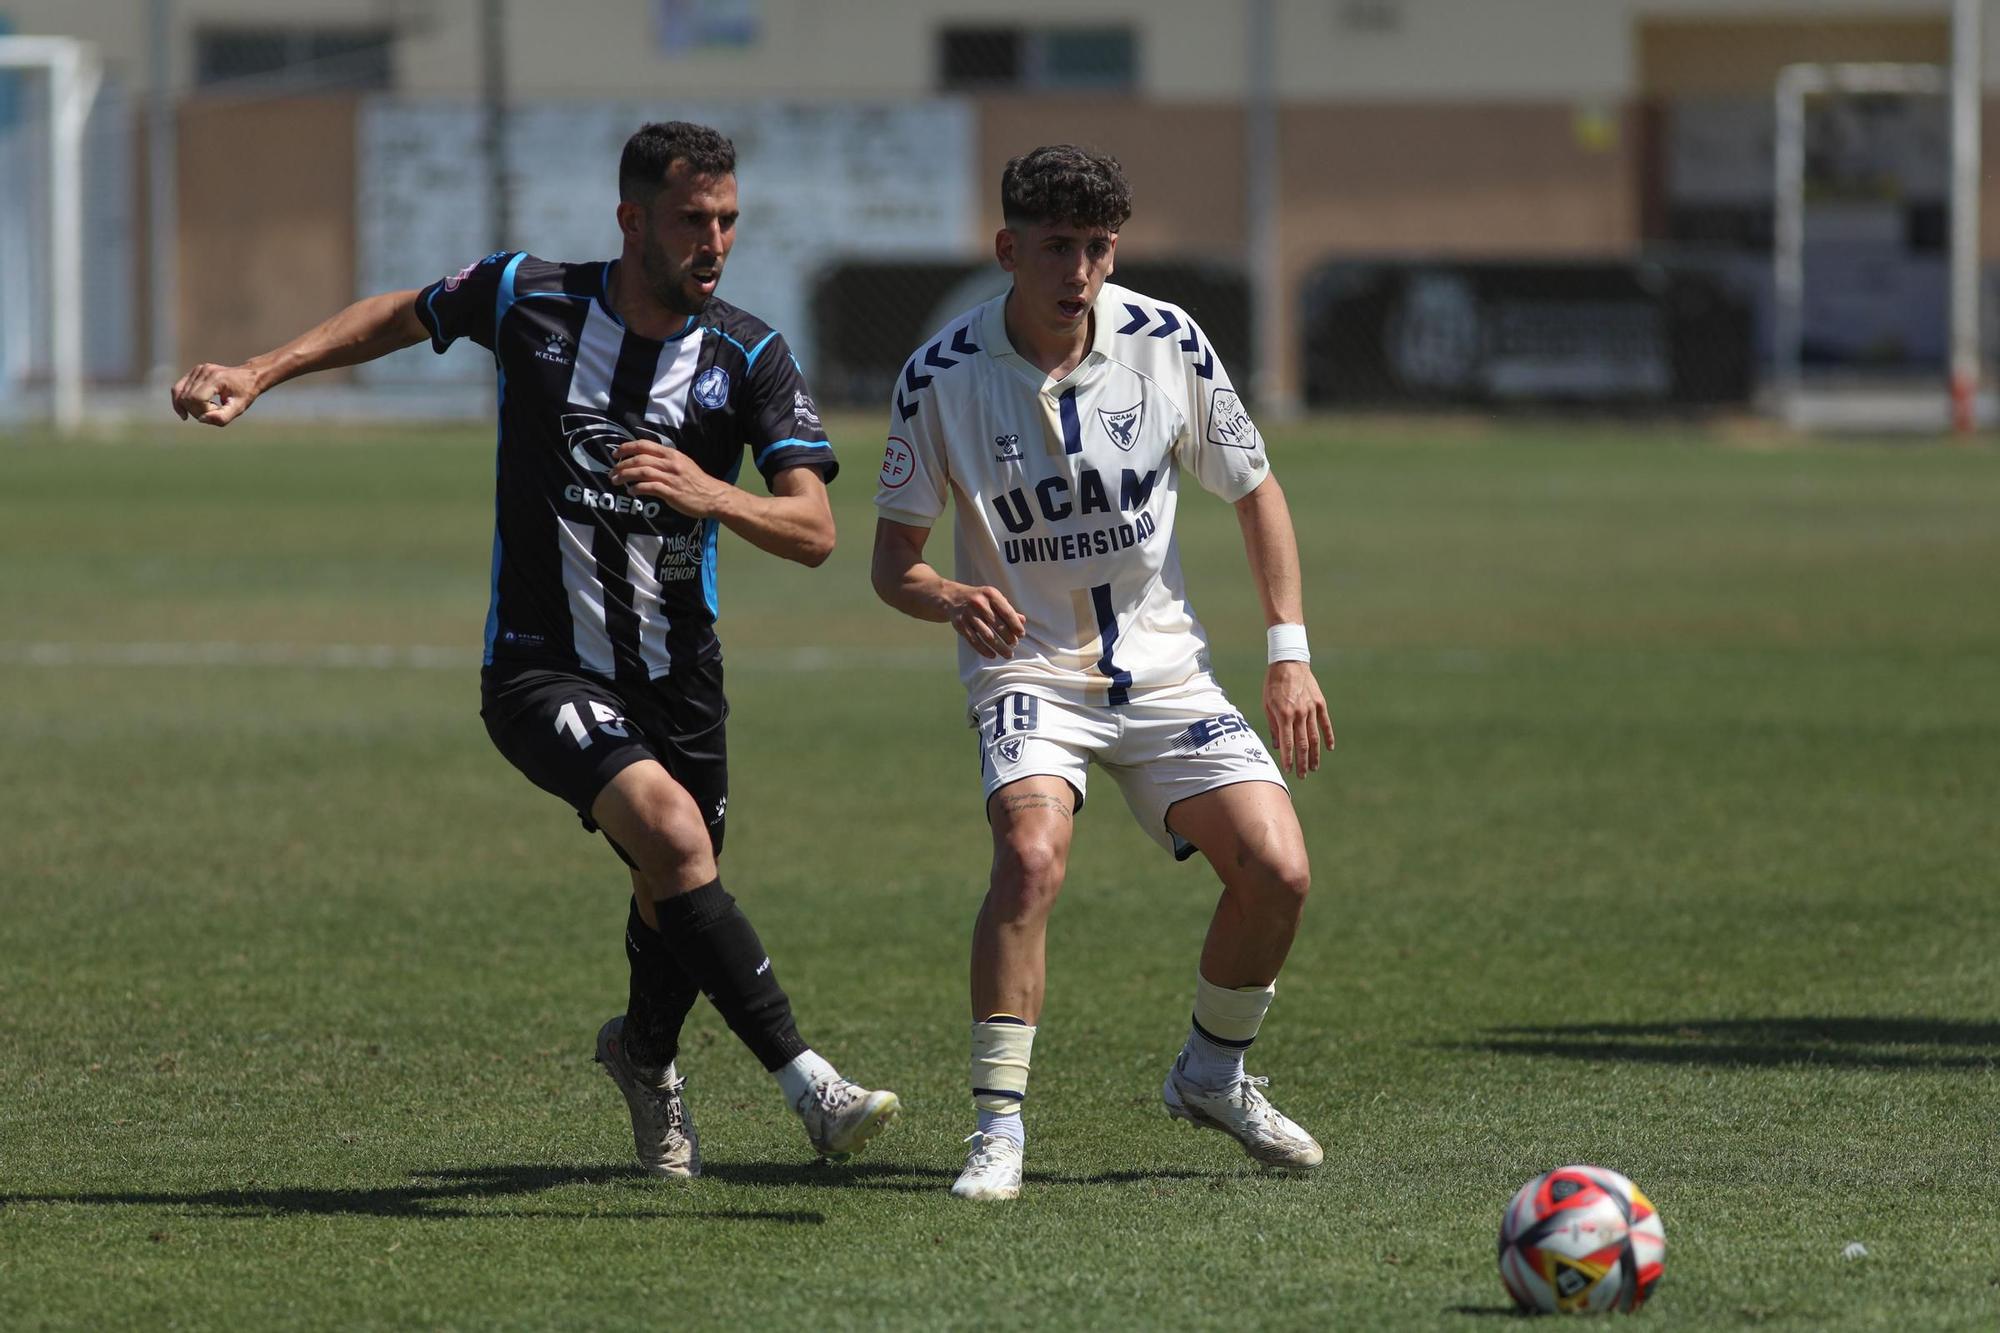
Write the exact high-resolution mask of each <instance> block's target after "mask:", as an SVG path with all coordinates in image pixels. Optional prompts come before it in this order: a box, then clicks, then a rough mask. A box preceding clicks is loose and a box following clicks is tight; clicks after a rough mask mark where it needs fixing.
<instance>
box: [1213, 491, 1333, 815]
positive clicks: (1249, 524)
mask: <svg viewBox="0 0 2000 1333" xmlns="http://www.w3.org/2000/svg"><path fill="white" fill-rule="evenodd" d="M1236 521H1237V523H1238V525H1239V526H1241V527H1242V529H1243V547H1244V550H1245V551H1246V552H1247V553H1248V554H1249V557H1250V577H1251V578H1252V579H1253V580H1254V581H1255V582H1256V584H1257V596H1258V598H1259V600H1261V601H1262V602H1263V604H1264V623H1265V624H1266V625H1300V626H1303V625H1304V624H1305V623H1306V611H1305V593H1304V591H1303V587H1302V583H1301V580H1300V577H1299V543H1298V536H1297V534H1296V533H1295V532H1294V531H1293V530H1292V511H1291V507H1290V506H1289V505H1287V504H1286V503H1285V492H1284V491H1283V489H1281V488H1280V487H1279V485H1278V479H1277V478H1276V477H1274V476H1267V477H1265V478H1264V480H1263V481H1262V482H1261V483H1259V484H1258V486H1257V489H1256V490H1254V491H1252V492H1250V494H1248V495H1246V496H1244V497H1243V498H1242V499H1241V500H1238V501H1237V502H1236ZM1264 720H1265V721H1266V722H1267V723H1268V724H1269V725H1270V728H1271V743H1272V744H1273V745H1276V746H1277V747H1278V766H1279V767H1280V768H1285V769H1290V770H1291V772H1292V773H1293V774H1295V775H1296V776H1298V777H1304V776H1305V775H1306V774H1308V773H1311V772H1314V771H1315V770H1317V769H1318V768H1319V750H1320V743H1321V741H1322V740H1323V741H1324V742H1325V744H1326V748H1327V749H1329V750H1331V749H1332V748H1333V719H1332V718H1331V717H1330V716H1328V714H1327V711H1326V696H1325V695H1323V694H1321V693H1320V688H1319V682H1318V681H1317V680H1315V679H1313V673H1312V667H1311V666H1310V665H1308V664H1307V663H1305V662H1296V661H1285V662H1273V663H1271V664H1270V666H1268V667H1266V668H1265V670H1264Z"/></svg>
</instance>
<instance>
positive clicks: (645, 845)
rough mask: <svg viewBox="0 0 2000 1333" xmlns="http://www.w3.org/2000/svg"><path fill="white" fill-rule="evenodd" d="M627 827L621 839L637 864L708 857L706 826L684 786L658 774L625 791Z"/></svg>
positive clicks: (675, 862) (676, 862) (682, 861)
mask: <svg viewBox="0 0 2000 1333" xmlns="http://www.w3.org/2000/svg"><path fill="white" fill-rule="evenodd" d="M627 801H628V805H629V812H630V813H629V818H630V822H631V827H630V828H628V829H625V830H623V837H622V839H621V841H623V842H626V843H629V844H633V845H628V846H627V847H626V851H628V852H629V853H631V854H632V856H633V857H634V858H635V859H637V860H638V861H639V863H640V865H641V866H647V865H650V864H659V863H662V862H666V863H670V864H681V863H684V862H687V861H690V860H694V859H698V858H701V857H705V856H708V855H709V854H710V852H709V838H708V828H707V826H706V825H704V824H703V823H702V819H701V809H700V807H699V806H697V805H696V804H695V803H694V798H693V797H691V796H689V795H688V793H687V789H686V788H684V787H682V786H681V785H680V784H679V783H678V782H675V781H674V780H673V779H671V778H669V777H666V776H665V775H664V774H661V775H660V776H659V778H658V779H657V780H656V781H652V782H647V783H645V784H644V785H643V786H640V787H638V788H637V789H636V790H633V791H630V792H628V793H627Z"/></svg>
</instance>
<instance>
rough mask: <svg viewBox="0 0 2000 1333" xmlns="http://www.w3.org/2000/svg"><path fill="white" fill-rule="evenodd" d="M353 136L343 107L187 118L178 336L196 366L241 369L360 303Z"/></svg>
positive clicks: (350, 115) (319, 103) (323, 103)
mask: <svg viewBox="0 0 2000 1333" xmlns="http://www.w3.org/2000/svg"><path fill="white" fill-rule="evenodd" d="M354 126H355V99H354V98H352V97H346V96H341V97H310V98H287V99H285V100H282V101H273V102H233V101H232V102H224V103H214V104H210V103H203V102H191V103H188V104H187V105H186V106H184V107H183V108H182V110H181V114H180V127H179V128H180V147H181V152H180V173H179V182H178V187H177V188H178V190H179V194H180V310H179V318H178V327H179V341H180V347H181V352H182V358H183V359H184V360H186V361H187V362H188V363H189V364H192V363H193V362H195V361H224V362H234V361H240V360H242V359H244V358H245V357H249V356H252V355H255V354H256V353H258V352H261V351H264V350H266V349H268V348H271V347H275V346H277V345H278V344H280V343H282V342H285V341H286V340H288V339H290V338H292V337H294V336H295V335H297V334H298V333H300V332H302V331H303V330H305V329H307V328H309V327H311V326H312V325H313V324H315V323H317V322H318V321H320V320H322V319H324V318H326V317H327V316H328V315H331V314H332V313H333V312H334V311H336V310H339V309H340V308H341V307H342V306H344V305H346V304H347V303H348V302H349V301H352V300H353V299H354V184H355V170H354V167H355V163H354ZM347 374H348V372H346V371H335V372H331V373H330V376H329V377H330V378H335V379H345V378H346V377H347Z"/></svg>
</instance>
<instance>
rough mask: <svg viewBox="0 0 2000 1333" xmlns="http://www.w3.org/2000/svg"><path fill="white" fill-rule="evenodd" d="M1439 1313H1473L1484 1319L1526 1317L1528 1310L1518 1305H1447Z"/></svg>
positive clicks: (1474, 1315) (1476, 1316)
mask: <svg viewBox="0 0 2000 1333" xmlns="http://www.w3.org/2000/svg"><path fill="white" fill-rule="evenodd" d="M1438 1313H1439V1314H1462V1315H1471V1316H1473V1317H1475V1318H1483V1319H1526V1318H1528V1317H1529V1316H1528V1312H1527V1311H1526V1310H1523V1309H1522V1308H1521V1307H1520V1306H1518V1305H1447V1306H1445V1307H1444V1309H1442V1310H1440V1311H1438Z"/></svg>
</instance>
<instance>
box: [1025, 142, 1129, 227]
mask: <svg viewBox="0 0 2000 1333" xmlns="http://www.w3.org/2000/svg"><path fill="white" fill-rule="evenodd" d="M1000 212H1001V216H1003V217H1004V218H1005V219H1006V220H1007V225H1008V226H1010V227H1029V226H1044V227H1046V226H1057V225H1066V226H1071V227H1086V228H1095V227H1102V228H1104V230H1106V231H1111V232H1115V231H1117V230H1118V229H1119V228H1121V227H1123V226H1124V225H1125V220H1126V219H1127V218H1129V217H1131V216H1132V187H1131V186H1130V185H1128V184H1126V183H1125V170H1124V168H1123V167H1120V166H1119V165H1118V159H1117V158H1115V157H1113V156H1111V154H1109V153H1100V152H1096V151H1094V150H1092V149H1089V148H1079V147H1077V146H1076V145H1075V144H1066V143H1064V144H1051V145H1048V146H1046V147H1042V148H1037V149H1036V150H1035V151H1034V152H1032V153H1028V154H1026V155H1025V156H1022V157H1017V158H1015V159H1014V160H1012V161H1011V162H1009V163H1008V164H1007V169H1006V170H1005V171H1003V172H1001V173H1000Z"/></svg>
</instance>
